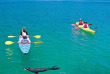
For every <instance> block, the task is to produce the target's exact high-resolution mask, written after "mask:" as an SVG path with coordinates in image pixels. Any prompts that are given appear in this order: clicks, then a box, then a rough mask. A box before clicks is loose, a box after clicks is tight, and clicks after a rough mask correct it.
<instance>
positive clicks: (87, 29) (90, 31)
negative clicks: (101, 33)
mask: <svg viewBox="0 0 110 74" xmlns="http://www.w3.org/2000/svg"><path fill="white" fill-rule="evenodd" d="M76 25H78V27H79V28H80V29H82V30H84V31H86V32H89V33H91V34H93V35H94V34H95V31H94V30H92V29H90V28H82V26H83V25H79V24H78V22H76Z"/></svg>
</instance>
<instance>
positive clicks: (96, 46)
mask: <svg viewBox="0 0 110 74" xmlns="http://www.w3.org/2000/svg"><path fill="white" fill-rule="evenodd" d="M80 18H82V20H84V21H87V22H88V23H92V25H91V27H98V29H94V28H92V29H93V30H95V31H96V33H95V35H91V34H89V33H86V32H84V31H82V30H80V29H74V27H73V26H71V24H72V23H75V22H77V21H78V20H79V19H80ZM109 21H110V2H108V3H107V2H91V3H88V2H82V3H79V2H61V1H60V2H0V38H1V40H0V74H32V73H31V72H29V71H25V70H24V69H23V68H24V67H31V68H46V67H52V66H54V65H57V66H58V67H60V69H59V70H56V71H46V72H42V73H40V74H110V27H109V25H110V22H109ZM23 26H26V28H27V31H28V34H29V35H30V36H35V35H41V36H42V37H41V38H40V39H36V38H33V37H31V38H30V39H31V41H32V42H35V41H42V42H43V44H31V49H30V51H29V53H28V54H27V56H24V54H23V53H22V52H21V50H20V49H19V46H18V44H17V43H15V44H12V45H9V46H7V45H5V44H4V42H5V41H13V42H17V41H18V37H16V38H7V36H9V35H13V36H19V34H20V31H21V28H22V27H23Z"/></svg>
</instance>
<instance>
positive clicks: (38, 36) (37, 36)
mask: <svg viewBox="0 0 110 74" xmlns="http://www.w3.org/2000/svg"><path fill="white" fill-rule="evenodd" d="M14 37H19V36H8V38H14ZM29 37H35V38H41V35H36V36H29Z"/></svg>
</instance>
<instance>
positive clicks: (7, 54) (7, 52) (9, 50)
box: [6, 48, 13, 56]
mask: <svg viewBox="0 0 110 74" xmlns="http://www.w3.org/2000/svg"><path fill="white" fill-rule="evenodd" d="M12 55H13V51H12V50H11V49H9V48H7V49H6V56H12Z"/></svg>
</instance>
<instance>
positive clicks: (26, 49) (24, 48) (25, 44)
mask: <svg viewBox="0 0 110 74" xmlns="http://www.w3.org/2000/svg"><path fill="white" fill-rule="evenodd" d="M20 39H21V37H19V40H20ZM27 41H28V40H27ZM30 46H31V44H30V43H28V42H26V40H24V39H22V40H21V43H19V47H20V49H21V51H22V52H23V53H24V54H27V53H28V52H29V50H30Z"/></svg>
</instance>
